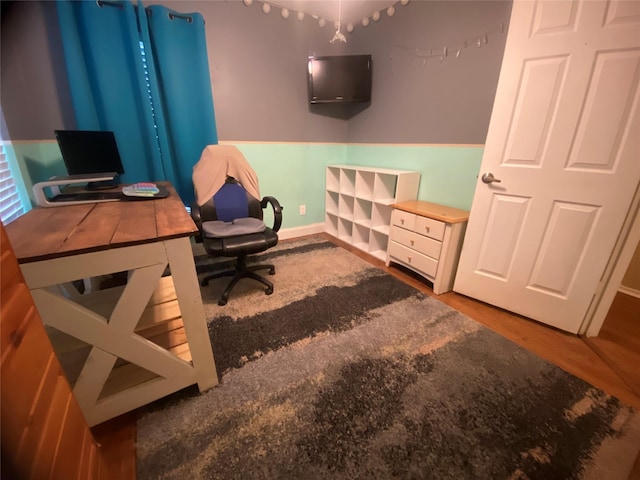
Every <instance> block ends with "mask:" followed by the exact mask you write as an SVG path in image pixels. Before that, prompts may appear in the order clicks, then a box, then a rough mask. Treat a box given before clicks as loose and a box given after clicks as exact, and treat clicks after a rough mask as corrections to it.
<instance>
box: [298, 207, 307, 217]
mask: <svg viewBox="0 0 640 480" xmlns="http://www.w3.org/2000/svg"><path fill="white" fill-rule="evenodd" d="M306 214H307V206H306V205H300V215H306Z"/></svg>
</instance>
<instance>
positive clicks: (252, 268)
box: [200, 237, 278, 306]
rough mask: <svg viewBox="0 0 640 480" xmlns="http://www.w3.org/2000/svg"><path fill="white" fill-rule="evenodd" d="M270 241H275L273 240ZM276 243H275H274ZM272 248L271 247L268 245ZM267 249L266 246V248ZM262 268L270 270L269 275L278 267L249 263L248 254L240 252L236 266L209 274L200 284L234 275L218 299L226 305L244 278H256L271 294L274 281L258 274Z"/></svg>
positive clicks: (205, 284)
mask: <svg viewBox="0 0 640 480" xmlns="http://www.w3.org/2000/svg"><path fill="white" fill-rule="evenodd" d="M277 241H278V240H277V237H276V238H275V243H277ZM268 243H273V240H272V241H271V242H268ZM274 245H275V244H274ZM267 248H270V247H267ZM205 249H206V239H205ZM265 249H266V248H265ZM260 270H268V274H269V275H275V274H276V267H275V265H273V264H258V265H247V254H239V255H238V256H237V258H236V260H235V268H232V269H229V270H223V271H221V272H215V273H211V274H209V275H207V276H206V277H204V278H203V279H202V280H200V286H202V287H206V286H208V285H209V281H211V280H213V279H215V278H222V277H233V278H232V279H231V281H230V282H229V283H228V284H227V286H226V288H225V289H224V292H223V293H222V295H221V296H220V299H219V300H218V305H220V306H224V305H226V304H227V301H228V299H229V294H230V293H231V290H233V287H235V286H236V284H237V283H238V282H239V281H240V280H242V279H243V278H251V279H253V280H256V281H257V282H260V283H262V284H263V285H264V286H265V287H266V288H265V289H264V293H265V295H271V294H272V293H273V283H271V282H270V281H269V280H267V279H266V278H264V277H263V276H261V275H258V274H257V273H256V272H257V271H260Z"/></svg>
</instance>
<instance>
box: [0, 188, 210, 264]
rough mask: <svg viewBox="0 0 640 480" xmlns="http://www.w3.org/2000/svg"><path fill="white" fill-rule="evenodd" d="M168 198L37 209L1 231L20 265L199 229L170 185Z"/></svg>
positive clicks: (123, 245)
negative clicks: (7, 238)
mask: <svg viewBox="0 0 640 480" xmlns="http://www.w3.org/2000/svg"><path fill="white" fill-rule="evenodd" d="M158 183H160V184H162V185H165V186H166V187H167V188H168V190H169V192H170V195H169V197H167V198H160V199H144V200H122V201H119V202H103V203H90V204H82V205H68V206H64V207H63V206H61V207H47V208H44V207H38V208H35V209H33V210H31V211H30V212H27V213H26V214H25V215H23V216H22V217H20V218H18V219H17V220H14V221H13V222H11V223H10V224H9V225H7V226H6V227H5V229H6V231H7V235H8V236H9V239H10V241H11V245H12V246H13V249H14V251H15V254H16V257H17V258H18V262H19V263H29V262H36V261H40V260H46V259H50V258H58V257H65V256H69V255H77V254H79V253H88V252H94V251H98V250H107V249H110V248H117V247H126V246H129V245H137V244H142V243H151V242H156V241H161V240H167V239H170V238H178V237H187V236H191V235H193V234H195V233H196V232H197V231H198V228H197V227H196V225H195V223H193V220H192V219H191V216H190V215H189V214H188V213H187V211H186V209H185V207H184V204H183V203H182V200H180V197H178V194H177V193H176V191H175V189H174V188H173V186H171V185H170V184H169V183H166V182H158Z"/></svg>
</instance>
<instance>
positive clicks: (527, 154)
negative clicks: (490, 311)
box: [454, 0, 640, 333]
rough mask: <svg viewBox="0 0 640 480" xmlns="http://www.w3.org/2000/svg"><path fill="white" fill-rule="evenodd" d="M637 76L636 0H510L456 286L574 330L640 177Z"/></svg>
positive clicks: (639, 17) (639, 10) (639, 2)
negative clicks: (493, 179) (488, 176)
mask: <svg viewBox="0 0 640 480" xmlns="http://www.w3.org/2000/svg"><path fill="white" fill-rule="evenodd" d="M639 81H640V0H631V1H629V0H626V1H610V2H606V1H594V0H587V1H573V2H571V1H547V2H539V1H538V2H534V1H527V0H525V1H520V0H515V1H514V4H513V10H512V15H511V22H510V25H509V34H508V38H507V44H506V48H505V55H504V59H503V63H502V71H501V73H500V80H499V83H498V90H497V95H496V99H495V103H494V109H493V114H492V117H491V124H490V126H489V132H488V135H487V142H486V146H485V152H484V157H483V160H482V167H481V171H480V175H479V177H482V176H483V175H484V174H489V173H491V174H493V176H494V178H496V179H498V180H499V182H498V181H494V182H490V179H487V178H486V176H485V181H483V180H482V179H481V178H478V184H477V186H476V192H475V196H474V199H473V205H472V208H471V215H470V219H469V224H468V228H467V233H466V237H465V241H464V247H463V251H462V254H461V258H460V264H459V268H458V272H457V277H456V282H455V286H454V290H455V291H457V292H459V293H462V294H464V295H468V296H470V297H474V298H477V299H479V300H482V301H484V302H487V303H490V304H492V305H496V306H498V307H501V308H504V309H506V310H509V311H512V312H516V313H519V314H521V315H524V316H527V317H529V318H532V319H535V320H538V321H541V322H544V323H547V324H549V325H552V326H554V327H558V328H560V329H563V330H566V331H569V332H573V333H577V332H578V330H579V329H580V327H581V324H582V322H583V320H584V318H585V314H586V312H587V309H588V308H589V304H590V303H591V300H592V298H593V297H594V294H595V293H596V290H597V288H598V284H599V282H600V279H601V277H602V274H603V272H604V269H605V266H606V263H607V261H608V260H609V257H610V255H611V252H612V250H613V246H614V244H615V242H616V240H617V237H618V235H619V233H620V231H621V228H622V224H623V221H624V219H625V216H626V215H627V212H628V210H629V206H630V204H631V201H632V198H633V196H634V193H635V191H636V189H637V188H638V186H639V183H640V114H639V111H638V110H639V102H640V88H639ZM485 182H490V183H485Z"/></svg>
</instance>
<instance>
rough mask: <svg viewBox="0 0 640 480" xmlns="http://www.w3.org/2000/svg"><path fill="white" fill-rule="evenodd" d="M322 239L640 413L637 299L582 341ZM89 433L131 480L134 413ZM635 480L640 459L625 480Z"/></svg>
mask: <svg viewBox="0 0 640 480" xmlns="http://www.w3.org/2000/svg"><path fill="white" fill-rule="evenodd" d="M326 238H327V240H330V241H332V242H334V243H336V244H337V245H339V246H341V247H343V248H345V249H347V250H349V251H350V252H353V253H354V254H355V255H358V256H359V257H361V258H362V259H364V260H366V261H368V262H370V263H372V264H373V265H375V266H377V267H379V268H382V269H383V270H385V271H387V272H388V273H390V274H391V275H394V276H395V277H397V278H399V279H401V280H403V281H405V282H407V283H409V284H411V285H413V286H414V287H416V288H417V289H419V290H420V291H422V292H424V293H425V294H426V295H430V296H435V297H436V298H437V299H438V300H440V301H441V302H443V303H445V304H447V305H449V306H451V307H453V308H455V309H456V310H458V311H459V312H462V313H464V314H465V315H467V316H468V317H470V318H472V319H473V320H475V321H477V322H479V323H481V324H483V325H485V326H486V327H487V328H490V329H491V330H493V331H495V332H496V333H499V334H500V335H503V336H504V337H506V338H508V339H510V340H511V341H513V342H515V343H516V344H518V345H520V346H521V347H523V348H526V349H527V350H529V351H531V352H533V353H535V354H537V355H538V356H540V357H542V358H544V359H545V360H547V361H549V362H551V363H553V364H555V365H557V366H559V367H560V368H562V369H564V370H566V371H568V372H569V373H571V374H573V375H575V376H577V377H579V378H582V379H583V380H585V381H587V382H589V383H590V384H592V385H594V386H595V387H598V388H600V389H602V390H603V391H605V392H607V393H609V394H610V395H613V396H615V397H617V398H618V399H620V400H621V401H622V402H624V403H626V404H628V405H630V406H632V407H634V408H636V409H639V410H640V367H639V366H640V313H639V312H640V299H637V298H635V297H631V296H629V295H625V294H618V295H617V296H616V299H615V301H614V304H613V306H612V308H611V310H610V312H609V315H608V316H607V319H606V320H605V323H604V326H603V328H602V331H601V334H600V336H599V337H597V338H590V339H587V338H582V337H578V336H575V335H572V334H568V333H564V332H562V331H560V330H557V329H554V328H551V327H548V326H546V325H543V324H540V323H538V322H535V321H533V320H529V319H527V318H524V317H521V316H519V315H516V314H513V313H510V312H507V311H505V310H501V309H499V308H496V307H493V306H491V305H488V304H485V303H482V302H479V301H477V300H474V299H472V298H469V297H465V296H463V295H459V294H457V293H455V292H448V293H445V294H443V295H435V294H434V293H433V290H432V288H431V286H429V285H428V284H427V283H426V282H424V280H421V279H420V277H418V276H416V275H415V274H413V273H412V272H410V271H408V270H402V269H399V268H396V267H391V268H389V267H386V266H385V265H384V262H382V261H380V260H378V259H375V258H373V257H371V256H370V255H367V254H366V253H363V252H362V251H360V250H358V249H355V248H353V247H352V246H350V245H348V244H345V243H343V242H341V241H339V240H336V239H335V238H333V237H330V236H328V235H326ZM94 434H95V435H96V439H97V440H98V441H99V442H100V443H101V444H102V445H103V448H104V449H107V450H109V451H111V452H113V453H112V455H113V456H114V458H120V459H121V462H122V463H123V466H122V477H121V478H122V479H123V480H126V479H129V478H135V415H134V414H128V415H124V416H122V417H118V418H117V419H114V420H112V421H110V422H106V423H105V424H102V425H99V426H97V427H95V428H94ZM131 457H133V458H131ZM132 462H133V463H132ZM130 475H133V476H130ZM639 478H640V455H639V456H638V460H636V465H635V467H634V470H633V472H632V473H631V476H630V477H629V480H635V479H639Z"/></svg>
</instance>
